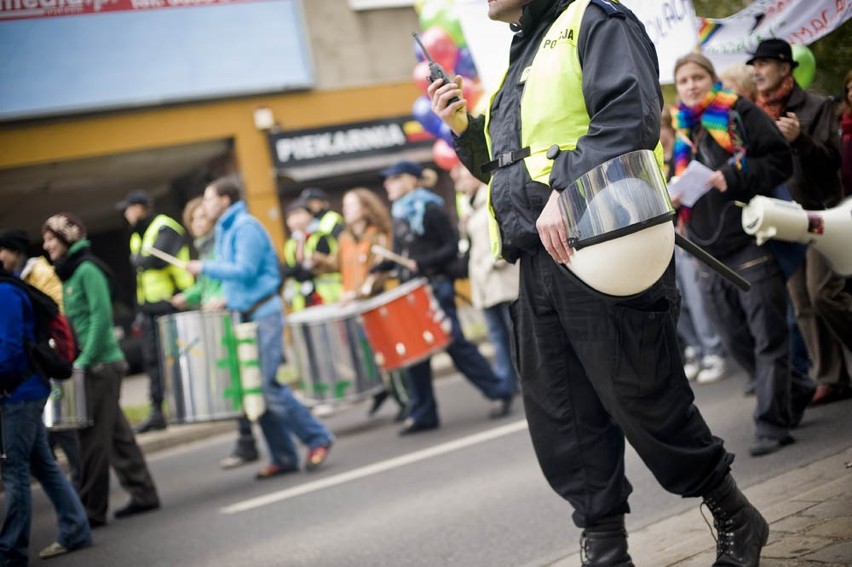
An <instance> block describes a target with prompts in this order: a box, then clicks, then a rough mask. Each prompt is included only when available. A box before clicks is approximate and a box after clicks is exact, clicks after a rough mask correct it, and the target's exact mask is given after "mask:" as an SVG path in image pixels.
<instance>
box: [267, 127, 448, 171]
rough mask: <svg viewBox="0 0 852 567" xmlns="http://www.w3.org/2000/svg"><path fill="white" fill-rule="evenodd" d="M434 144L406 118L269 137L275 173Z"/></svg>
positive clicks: (271, 135) (420, 128)
mask: <svg viewBox="0 0 852 567" xmlns="http://www.w3.org/2000/svg"><path fill="white" fill-rule="evenodd" d="M433 142H434V138H432V136H431V135H430V134H429V133H428V132H426V131H425V130H423V127H422V126H421V125H420V124H419V123H418V122H417V121H416V120H414V119H413V118H411V117H409V116H404V117H399V118H389V119H385V120H375V121H372V122H358V123H351V124H342V125H339V126H337V127H334V128H316V129H311V130H294V131H292V132H286V131H285V132H270V134H269V143H270V146H271V148H272V156H273V159H274V160H275V167H276V168H278V169H285V168H287V167H293V166H297V165H307V164H309V163H315V162H322V161H330V160H336V159H344V158H351V157H356V156H358V157H361V156H367V155H375V154H381V153H383V152H387V151H392V150H396V149H402V148H406V147H412V146H421V145H423V146H428V145H430V144H432V143H433Z"/></svg>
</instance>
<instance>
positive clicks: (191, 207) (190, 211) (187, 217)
mask: <svg viewBox="0 0 852 567" xmlns="http://www.w3.org/2000/svg"><path fill="white" fill-rule="evenodd" d="M201 201H203V198H202V197H196V198H194V199H190V200H189V201H188V202H187V203H186V205H184V207H183V226H185V227H186V229H187V230H188V231H189V233H190V234H192V215H194V214H195V211H196V210H197V209H198V208H199V207H200V206H201ZM193 236H196V235H194V234H193Z"/></svg>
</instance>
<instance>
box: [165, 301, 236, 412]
mask: <svg viewBox="0 0 852 567" xmlns="http://www.w3.org/2000/svg"><path fill="white" fill-rule="evenodd" d="M157 323H158V324H159V326H160V349H161V350H160V362H161V365H162V369H163V381H164V385H165V388H166V390H167V392H168V403H169V415H168V419H169V421H170V422H171V423H197V422H206V421H217V420H222V419H234V418H238V417H240V416H241V415H242V403H241V400H242V393H241V392H242V390H241V386H240V363H239V359H238V358H237V339H236V327H237V324H238V323H239V319H238V317H237V314H236V313H231V312H228V311H188V312H186V313H177V314H174V315H166V316H164V317H160V318H159V319H158V320H157Z"/></svg>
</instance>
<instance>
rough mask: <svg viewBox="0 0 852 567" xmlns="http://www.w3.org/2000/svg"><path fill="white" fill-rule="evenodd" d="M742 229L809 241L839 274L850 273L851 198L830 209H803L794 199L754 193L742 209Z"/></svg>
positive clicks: (764, 235)
mask: <svg viewBox="0 0 852 567" xmlns="http://www.w3.org/2000/svg"><path fill="white" fill-rule="evenodd" d="M742 222H743V230H744V231H745V232H746V234H750V235H753V236H754V237H755V239H756V240H757V244H758V245H761V244H763V243H764V242H766V241H767V240H769V239H776V240H784V241H787V242H799V243H801V244H810V245H811V246H813V247H814V248H815V249H816V250H817V251H819V253H820V254H822V255H823V256H824V257H825V259H826V261H827V262H828V263H829V265H830V266H831V269H832V270H834V272H835V273H837V274H838V275H840V276H845V277H846V276H852V197H851V198H849V199H846V200H845V201H843V202H841V203H840V204H839V205H838V206H836V207H834V208H833V209H828V210H825V211H807V210H805V209H803V208H802V206H801V205H800V204H798V203H796V202H795V201H782V200H781V199H773V198H771V197H764V196H762V195H758V196H757V197H754V198H753V199H752V200H751V201H749V203H748V205H746V206H745V208H743V214H742Z"/></svg>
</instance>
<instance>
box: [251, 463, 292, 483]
mask: <svg viewBox="0 0 852 567" xmlns="http://www.w3.org/2000/svg"><path fill="white" fill-rule="evenodd" d="M298 470H299V467H297V466H293V465H286V466H281V465H272V464H269V465H266V466H265V467H263V468H261V469H260V470H259V471H257V474H256V475H254V478H255V479H256V480H266V479H269V478H275V477H276V476H281V475H285V474H290V473H294V472H297V471H298Z"/></svg>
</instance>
